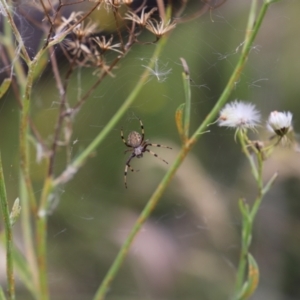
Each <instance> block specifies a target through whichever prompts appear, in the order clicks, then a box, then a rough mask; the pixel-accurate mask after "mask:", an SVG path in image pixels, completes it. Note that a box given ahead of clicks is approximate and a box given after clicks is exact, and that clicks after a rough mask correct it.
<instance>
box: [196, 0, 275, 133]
mask: <svg viewBox="0 0 300 300" xmlns="http://www.w3.org/2000/svg"><path fill="white" fill-rule="evenodd" d="M256 2H257V0H253V1H252V8H251V9H250V15H249V19H252V20H253V16H252V14H253V13H255V11H254V9H253V6H255V7H256ZM253 3H254V4H253ZM269 5H270V3H264V4H263V5H262V7H261V9H260V11H259V13H258V16H257V18H256V19H255V22H254V23H252V24H249V22H248V27H247V29H246V38H245V42H244V47H243V50H242V53H241V56H240V58H239V60H238V62H237V65H236V67H235V69H234V71H233V73H232V75H231V77H230V79H229V81H228V83H227V85H226V87H225V89H224V91H223V93H222V94H221V96H220V98H219V99H218V101H217V103H216V104H215V106H214V107H213V108H212V110H211V111H210V113H209V114H208V115H207V116H206V118H205V120H204V121H203V122H202V124H201V126H200V127H199V128H198V130H197V131H196V132H195V133H194V135H193V137H192V138H195V137H196V136H197V135H198V134H201V132H204V131H205V130H206V127H207V126H208V125H209V124H210V123H211V122H213V121H214V118H215V117H216V116H217V114H218V112H219V111H220V109H221V108H222V107H223V106H224V104H225V103H226V102H227V100H228V97H229V96H230V94H231V92H232V90H233V89H234V87H235V84H236V82H237V81H238V79H239V78H240V76H241V73H242V70H243V68H244V66H245V64H246V61H247V59H248V55H249V52H250V50H251V47H252V44H253V41H254V39H255V37H256V36H257V33H258V31H259V28H260V27H261V24H262V21H263V19H264V17H265V14H266V12H267V10H268V7H269Z"/></svg>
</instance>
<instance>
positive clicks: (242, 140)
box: [238, 130, 261, 186]
mask: <svg viewBox="0 0 300 300" xmlns="http://www.w3.org/2000/svg"><path fill="white" fill-rule="evenodd" d="M238 138H239V141H240V143H241V146H242V150H243V152H244V153H245V155H246V157H247V159H248V161H249V163H250V166H251V171H252V174H253V177H254V178H255V180H256V182H257V184H259V186H260V183H259V181H260V180H261V176H259V171H261V170H258V169H257V167H256V164H255V161H254V159H253V157H252V155H251V153H250V152H249V149H248V147H247V145H246V142H245V139H246V133H245V132H243V131H241V130H239V132H238Z"/></svg>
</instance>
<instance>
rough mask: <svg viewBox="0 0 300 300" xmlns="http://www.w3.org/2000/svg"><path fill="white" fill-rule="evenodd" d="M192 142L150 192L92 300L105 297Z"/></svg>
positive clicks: (99, 299)
mask: <svg viewBox="0 0 300 300" xmlns="http://www.w3.org/2000/svg"><path fill="white" fill-rule="evenodd" d="M192 146H193V144H192V143H191V142H189V141H188V142H187V143H186V145H185V146H184V147H183V148H182V149H181V151H180V152H179V154H178V155H177V157H176V159H175V162H174V163H173V165H172V166H171V167H170V169H169V170H168V172H167V173H166V175H165V176H164V178H163V179H162V181H161V182H160V184H159V185H158V187H157V189H156V190H155V192H154V193H153V194H152V196H151V198H150V200H149V201H148V203H147V205H146V206H145V208H144V209H143V210H142V212H141V214H140V216H139V218H138V219H137V221H136V223H135V225H134V226H133V228H132V230H131V232H130V233H129V235H128V237H127V238H126V241H125V242H124V244H123V245H122V247H121V249H120V251H119V253H118V255H117V257H116V258H115V260H114V262H113V264H112V265H111V267H110V269H109V270H108V272H107V274H106V276H105V278H104V280H103V281H102V283H101V285H100V287H99V289H98V290H97V292H96V295H95V297H94V300H103V299H104V298H105V294H106V292H107V290H108V289H109V287H110V285H111V283H112V280H113V279H114V278H115V276H116V274H117V273H118V271H119V269H120V267H121V265H122V264H123V262H124V260H125V258H126V256H127V253H128V251H129V248H130V246H131V244H132V242H133V240H134V238H135V236H136V235H137V233H138V232H139V231H140V229H141V227H142V225H143V224H144V223H145V222H146V220H147V219H148V217H149V216H150V214H151V213H152V211H153V210H154V208H155V207H156V206H157V203H158V202H159V200H160V198H161V196H162V194H163V192H164V191H165V189H166V187H167V186H168V184H169V183H170V181H171V179H172V177H173V176H174V174H175V173H176V171H177V169H178V168H179V166H180V165H181V163H182V162H183V160H184V158H185V157H186V155H187V154H188V153H189V151H190V149H191V148H192Z"/></svg>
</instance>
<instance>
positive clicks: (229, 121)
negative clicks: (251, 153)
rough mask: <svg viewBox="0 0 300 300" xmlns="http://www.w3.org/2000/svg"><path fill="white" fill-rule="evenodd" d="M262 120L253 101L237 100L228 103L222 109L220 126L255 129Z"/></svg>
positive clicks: (219, 120)
mask: <svg viewBox="0 0 300 300" xmlns="http://www.w3.org/2000/svg"><path fill="white" fill-rule="evenodd" d="M259 122H260V113H259V111H258V110H257V109H256V108H255V105H254V104H252V103H247V102H243V101H237V100H235V101H234V102H230V103H227V104H226V105H225V106H224V107H223V109H222V110H221V111H220V115H219V119H218V124H219V126H225V127H231V128H238V129H248V128H249V129H254V128H255V126H257V125H258V124H259Z"/></svg>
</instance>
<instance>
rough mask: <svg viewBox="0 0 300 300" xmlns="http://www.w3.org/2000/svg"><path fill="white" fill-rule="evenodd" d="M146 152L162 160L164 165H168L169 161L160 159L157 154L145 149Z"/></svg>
mask: <svg viewBox="0 0 300 300" xmlns="http://www.w3.org/2000/svg"><path fill="white" fill-rule="evenodd" d="M145 151H147V152H149V153H150V154H152V155H153V156H155V157H157V158H158V159H160V160H162V161H163V162H164V163H166V164H168V162H167V161H165V160H164V159H162V158H161V157H159V156H158V155H157V154H156V153H154V152H153V151H151V150H149V149H145Z"/></svg>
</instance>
